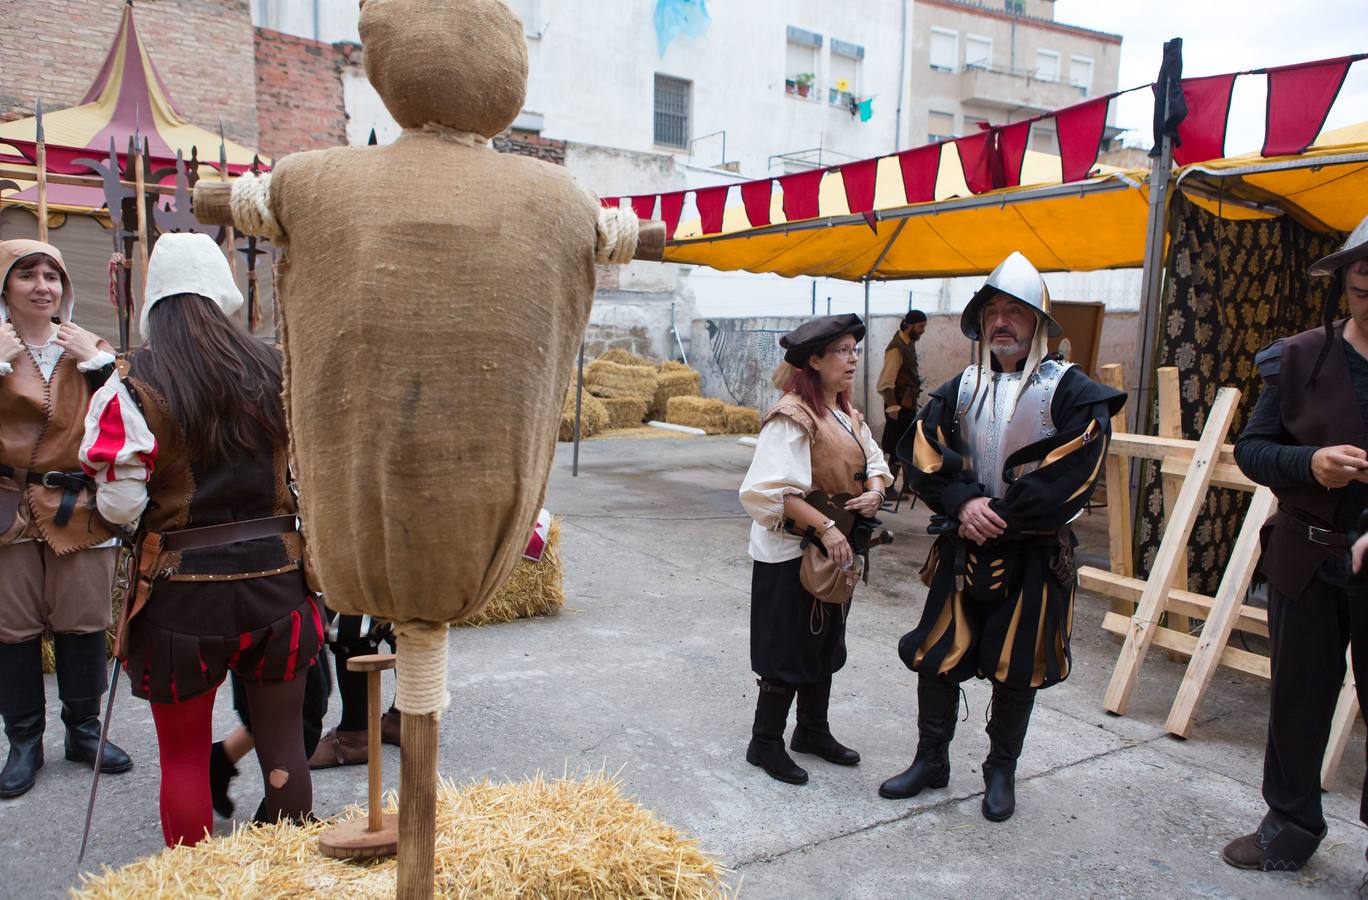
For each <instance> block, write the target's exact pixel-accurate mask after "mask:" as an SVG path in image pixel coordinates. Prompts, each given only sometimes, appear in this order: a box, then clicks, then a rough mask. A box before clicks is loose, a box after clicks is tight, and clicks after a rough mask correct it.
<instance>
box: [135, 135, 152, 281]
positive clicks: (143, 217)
mask: <svg viewBox="0 0 1368 900" xmlns="http://www.w3.org/2000/svg"><path fill="white" fill-rule="evenodd" d="M143 158H144V151H143V145H142V144H138V145H135V147H134V150H133V160H132V162H133V196H134V199H135V200H136V202H137V207H138V279H139V280H138V292H139V293H142V292H143V291H145V290H147V254H148V252H149V251H148V249H147V204H146V200H147V194H146V191H145V190H144V187H145V185H144V183H143Z"/></svg>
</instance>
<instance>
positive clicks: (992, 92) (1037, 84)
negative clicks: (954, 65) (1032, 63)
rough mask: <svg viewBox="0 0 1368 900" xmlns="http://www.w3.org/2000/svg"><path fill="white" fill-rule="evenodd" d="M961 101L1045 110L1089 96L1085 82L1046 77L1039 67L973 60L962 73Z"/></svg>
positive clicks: (1009, 107)
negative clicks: (1009, 66) (992, 63)
mask: <svg viewBox="0 0 1368 900" xmlns="http://www.w3.org/2000/svg"><path fill="white" fill-rule="evenodd" d="M959 82H960V100H961V101H962V102H964V103H972V104H974V105H976V106H993V107H1000V108H1002V109H1014V110H1036V111H1040V112H1044V111H1046V110H1050V109H1058V108H1059V107H1061V106H1071V105H1072V104H1074V103H1077V102H1079V101H1080V100H1083V99H1084V98H1086V97H1087V96H1088V89H1087V87H1086V86H1084V85H1080V84H1070V83H1069V82H1068V81H1067V80H1060V79H1054V78H1042V77H1040V74H1039V73H1038V72H1037V70H1035V69H1013V68H1008V67H1005V66H995V65H991V64H987V63H970V64H969V65H966V66H965V67H964V69H963V70H962V71H961V72H960V74H959Z"/></svg>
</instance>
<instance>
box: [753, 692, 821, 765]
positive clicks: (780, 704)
mask: <svg viewBox="0 0 1368 900" xmlns="http://www.w3.org/2000/svg"><path fill="white" fill-rule="evenodd" d="M756 683H757V684H759V685H760V698H759V699H758V700H757V701H756V703H755V725H754V726H753V727H752V728H751V740H750V745H749V746H748V747H746V762H748V763H750V764H751V765H753V766H759V767H760V768H762V769H764V770H765V772H766V773H768V774H769V776H770V777H771V778H776V779H778V780H779V781H786V782H788V783H789V784H806V783H807V780H808V774H807V772H805V771H804V770H803V769H801V768H800V767H799V766H798V764H797V763H795V762H794V761H793V758H792V757H791V756H789V755H788V752H787V751H786V750H785V749H784V725H785V724H787V722H788V711H789V706H791V705H792V704H793V695H794V693H795V692H794V689H793V686H792V685H787V684H782V683H780V682H777V681H766V680H765V679H763V678H761V679H758V680H757V682H756Z"/></svg>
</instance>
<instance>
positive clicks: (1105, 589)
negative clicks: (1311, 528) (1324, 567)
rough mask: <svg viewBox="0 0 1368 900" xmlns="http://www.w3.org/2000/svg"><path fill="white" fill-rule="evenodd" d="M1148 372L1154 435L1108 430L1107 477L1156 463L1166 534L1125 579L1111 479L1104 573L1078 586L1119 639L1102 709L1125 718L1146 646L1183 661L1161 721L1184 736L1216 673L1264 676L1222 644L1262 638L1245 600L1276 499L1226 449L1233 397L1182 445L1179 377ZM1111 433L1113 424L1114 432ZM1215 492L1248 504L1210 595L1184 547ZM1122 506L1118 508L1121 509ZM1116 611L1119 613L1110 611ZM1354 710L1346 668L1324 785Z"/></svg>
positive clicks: (1087, 575) (1260, 666) (1125, 508)
mask: <svg viewBox="0 0 1368 900" xmlns="http://www.w3.org/2000/svg"><path fill="white" fill-rule="evenodd" d="M1109 370H1110V371H1109ZM1156 374H1157V375H1158V378H1159V410H1160V417H1159V418H1160V427H1159V430H1160V432H1161V434H1160V435H1159V436H1157V437H1150V436H1147V435H1136V434H1128V433H1114V434H1113V438H1112V444H1111V448H1110V451H1109V456H1108V460H1107V473H1108V476H1111V475H1112V473H1113V472H1115V473H1116V474H1117V477H1118V479H1120V478H1123V477H1124V475H1123V473H1127V472H1128V470H1129V465H1130V459H1131V458H1141V459H1155V460H1159V461H1161V465H1160V474H1161V477H1162V479H1163V488H1164V515H1165V527H1164V537H1163V539H1162V541H1161V542H1160V548H1159V552H1158V554H1157V555H1156V557H1155V561H1154V565H1153V566H1152V567H1151V571H1150V578H1149V579H1148V580H1145V579H1140V578H1136V577H1134V576H1133V574H1132V572H1133V570H1132V567H1131V565H1132V560H1131V540H1130V535H1131V528H1130V518H1129V508H1130V507H1129V484H1128V482H1127V483H1126V484H1125V485H1124V487H1122V486H1120V485H1118V487H1117V488H1116V489H1115V493H1113V488H1112V484H1111V481H1112V479H1111V477H1109V478H1108V530H1109V536H1110V539H1111V552H1110V560H1111V571H1106V570H1103V569H1098V568H1095V567H1092V566H1083V567H1081V568H1080V569H1079V584H1080V586H1081V587H1083V588H1086V589H1088V590H1091V591H1095V592H1097V593H1099V594H1102V595H1104V596H1107V597H1110V598H1111V599H1112V611H1111V612H1109V613H1108V614H1107V615H1106V617H1105V618H1104V620H1103V628H1105V629H1106V630H1108V631H1110V632H1112V633H1114V634H1118V635H1121V636H1123V637H1124V638H1125V645H1124V646H1123V648H1122V651H1121V655H1120V658H1119V659H1118V660H1117V666H1116V670H1115V672H1114V673H1113V677H1112V681H1111V684H1110V686H1109V687H1108V691H1107V696H1106V700H1105V703H1106V707H1107V709H1108V711H1110V712H1113V713H1115V714H1117V715H1124V713H1125V708H1126V705H1127V703H1128V702H1129V700H1130V695H1131V692H1132V691H1133V690H1134V688H1135V685H1136V682H1137V680H1138V678H1139V668H1140V664H1141V662H1142V661H1143V658H1144V655H1145V651H1146V650H1147V649H1148V647H1149V645H1150V644H1154V645H1156V646H1158V647H1160V648H1162V649H1164V650H1166V651H1168V652H1169V654H1170V655H1172V656H1174V657H1175V658H1182V657H1186V658H1187V659H1188V664H1187V671H1186V672H1185V673H1184V675H1183V680H1182V683H1181V684H1180V685H1179V688H1178V693H1177V695H1176V697H1175V698H1174V701H1173V706H1172V708H1171V709H1170V711H1169V716H1168V719H1167V721H1166V723H1165V729H1166V730H1167V731H1168V732H1169V733H1170V734H1173V735H1175V736H1177V737H1182V738H1187V737H1189V736H1191V734H1192V728H1193V725H1194V724H1195V722H1196V718H1197V710H1198V708H1199V707H1200V705H1201V702H1202V699H1203V698H1204V696H1205V694H1206V691H1207V688H1209V687H1210V685H1211V681H1212V679H1213V677H1214V676H1215V673H1216V669H1217V667H1218V666H1226V667H1228V668H1233V669H1238V670H1239V671H1242V672H1246V673H1248V674H1251V675H1257V676H1259V677H1260V678H1264V679H1268V678H1270V677H1271V669H1270V664H1269V659H1268V657H1267V656H1264V655H1262V654H1259V653H1254V652H1251V651H1248V650H1243V649H1240V648H1238V647H1233V646H1230V637H1231V634H1232V632H1234V631H1236V630H1239V631H1244V632H1248V633H1251V634H1257V635H1260V636H1263V637H1267V636H1268V612H1267V610H1265V609H1262V608H1259V607H1255V606H1250V605H1248V604H1246V603H1245V602H1244V599H1245V595H1246V593H1247V592H1248V590H1249V584H1250V581H1251V580H1252V578H1253V576H1254V572H1255V570H1256V568H1257V566H1258V561H1259V552H1260V545H1259V530H1260V528H1262V526H1263V523H1264V522H1265V521H1266V520H1267V519H1268V517H1269V516H1270V515H1272V514H1273V512H1274V511H1275V510H1276V509H1277V500H1276V499H1275V498H1274V496H1273V493H1272V491H1270V490H1269V489H1268V488H1266V487H1263V486H1261V485H1257V484H1255V483H1254V482H1252V481H1250V480H1249V479H1248V478H1246V477H1245V476H1244V473H1242V472H1241V471H1240V470H1239V468H1238V467H1237V466H1236V465H1235V461H1234V455H1233V448H1232V447H1231V446H1230V445H1229V444H1226V443H1225V439H1226V436H1227V432H1228V431H1229V428H1230V421H1231V419H1232V418H1233V414H1234V409H1235V405H1236V403H1237V402H1238V399H1239V392H1238V391H1235V390H1234V389H1231V388H1222V389H1221V391H1220V392H1219V393H1218V394H1217V398H1216V403H1215V404H1213V407H1212V411H1211V413H1210V414H1209V415H1208V417H1207V426H1206V429H1204V431H1203V434H1202V440H1200V441H1191V440H1184V439H1183V438H1182V437H1181V436H1180V435H1181V424H1180V418H1179V411H1180V409H1181V403H1180V400H1179V396H1178V377H1177V376H1178V373H1177V370H1176V369H1173V368H1171V367H1166V368H1164V369H1160V370H1159V371H1158V373H1156ZM1103 379H1104V380H1105V381H1107V382H1108V383H1119V382H1120V381H1121V371H1120V366H1104V367H1103ZM1116 427H1117V426H1116V424H1115V423H1114V424H1113V429H1116ZM1213 486H1215V487H1222V488H1230V489H1235V490H1242V491H1250V492H1252V493H1253V497H1252V499H1251V501H1250V505H1249V509H1248V511H1247V512H1246V514H1245V520H1244V522H1243V523H1242V525H1241V528H1240V531H1239V534H1238V535H1237V537H1236V540H1235V544H1234V547H1233V549H1232V551H1231V556H1230V560H1229V562H1228V563H1227V565H1226V570H1225V572H1224V573H1223V575H1222V578H1221V582H1220V585H1219V586H1218V588H1217V591H1216V596H1214V597H1209V596H1206V595H1203V594H1197V593H1194V592H1192V591H1189V590H1187V578H1186V575H1187V571H1186V570H1187V559H1186V547H1187V541H1188V538H1189V537H1190V535H1191V532H1192V528H1193V526H1194V524H1195V523H1196V519H1197V515H1198V514H1199V513H1200V511H1201V508H1202V506H1203V504H1204V502H1205V500H1206V494H1207V492H1208V491H1209V489H1210V488H1211V487H1213ZM1114 499H1115V500H1116V501H1117V502H1116V503H1115V504H1114V502H1113V501H1114ZM1122 500H1124V501H1125V505H1120V501H1122ZM1118 606H1119V607H1124V610H1125V611H1118ZM1129 610H1133V612H1128V611H1129ZM1165 614H1166V615H1167V619H1166V621H1165V623H1164V624H1163V625H1160V624H1159V621H1160V616H1161V615H1165ZM1193 619H1196V620H1198V621H1200V622H1201V625H1200V629H1199V630H1197V629H1193V628H1192V622H1191V620H1193ZM1194 630H1196V631H1197V633H1196V634H1195V635H1194V634H1193V633H1192V632H1193V631H1194ZM1358 713H1359V709H1358V702H1357V695H1356V694H1355V692H1354V675H1353V669H1352V666H1351V667H1350V668H1349V671H1348V672H1347V673H1346V677H1345V681H1344V685H1343V686H1342V688H1341V690H1340V696H1339V701H1338V703H1337V705H1336V708H1335V715H1334V719H1333V723H1332V729H1331V735H1330V742H1329V745H1328V746H1327V748H1326V754H1325V758H1324V760H1323V763H1322V768H1321V782H1322V784H1323V785H1324V784H1328V783H1329V782H1330V781H1331V780H1332V779H1333V777H1334V773H1335V770H1336V768H1337V767H1338V765H1339V762H1340V759H1341V758H1342V757H1343V755H1344V750H1345V747H1346V746H1347V744H1348V742H1349V738H1350V736H1351V734H1352V731H1353V723H1354V720H1355V718H1357V716H1358Z"/></svg>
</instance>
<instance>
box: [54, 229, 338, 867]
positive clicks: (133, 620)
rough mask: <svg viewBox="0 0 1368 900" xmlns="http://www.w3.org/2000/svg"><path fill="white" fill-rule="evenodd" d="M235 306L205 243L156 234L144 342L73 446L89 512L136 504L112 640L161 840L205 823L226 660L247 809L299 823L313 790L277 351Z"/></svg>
mask: <svg viewBox="0 0 1368 900" xmlns="http://www.w3.org/2000/svg"><path fill="white" fill-rule="evenodd" d="M241 304H242V295H241V294H240V293H239V292H238V289H237V286H236V285H235V284H234V283H233V280H232V275H231V273H230V272H229V270H228V264H227V261H226V260H225V258H224V256H223V254H222V252H221V251H220V250H219V248H218V246H217V245H216V244H215V243H214V242H213V240H211V239H210V238H208V237H207V236H205V235H197V234H168V235H163V236H162V237H161V238H160V239H159V240H158V242H157V245H156V247H155V249H154V251H153V253H152V259H151V262H150V263H149V266H148V273H147V293H146V302H145V304H144V307H143V314H142V333H143V337H144V338H145V340H146V343H145V344H144V345H143V346H142V347H141V348H140V349H139V350H137V351H136V352H135V353H133V355H132V357H131V359H130V370H129V374H128V376H127V377H126V378H123V379H119V378H117V377H114V378H111V379H110V380H109V382H108V383H107V384H106V385H105V386H104V387H103V388H101V389H100V391H99V392H98V393H97V394H96V396H95V398H94V400H93V401H92V403H91V409H90V413H89V414H88V416H87V418H86V437H85V441H84V443H83V444H82V447H81V453H82V460H83V462H84V463H85V465H86V467H87V470H88V471H89V472H90V473H91V475H92V476H94V478H95V480H96V482H97V483H98V485H99V489H98V494H97V502H98V504H99V508H100V511H101V513H102V514H103V515H104V517H105V518H106V519H109V520H110V521H113V522H125V523H131V522H135V521H137V520H138V519H139V517H141V528H140V531H139V542H138V561H137V575H136V589H135V591H134V595H133V597H132V599H131V601H130V603H129V604H128V609H127V611H126V612H125V617H124V620H123V622H122V623H121V627H120V631H119V653H120V657H121V658H122V659H123V661H124V667H125V668H126V669H127V670H128V673H129V680H130V681H131V683H132V689H133V692H134V693H135V694H137V695H138V696H140V697H143V698H144V699H147V700H149V701H150V702H151V704H152V716H153V721H154V722H155V724H156V730H157V743H158V749H159V753H160V756H161V768H162V782H161V818H162V831H163V835H164V837H165V839H166V844H167V846H174V845H175V844H177V843H185V844H194V843H197V842H198V841H199V840H200V839H202V838H203V837H204V835H205V833H206V832H207V831H208V829H209V828H210V825H211V823H212V812H211V801H210V790H209V756H210V746H211V742H212V733H211V718H212V713H213V707H214V694H215V692H216V690H217V689H218V686H219V685H220V684H221V683H222V682H223V679H224V677H225V675H226V674H227V673H228V671H229V670H232V671H234V672H235V673H236V674H237V675H238V677H239V678H240V679H241V681H242V682H243V685H244V687H245V689H246V693H247V700H248V705H249V707H250V710H251V721H252V736H253V738H254V739H255V742H256V753H257V759H258V762H259V763H260V765H261V773H262V776H263V780H264V782H265V786H266V801H265V804H264V806H263V812H264V814H265V818H266V819H267V820H268V821H275V820H276V819H278V818H280V817H288V818H292V819H296V820H298V819H302V818H304V817H305V816H307V815H308V814H309V812H310V809H311V806H312V803H313V795H312V785H311V783H310V780H309V769H308V763H307V759H306V756H305V753H304V738H303V730H302V728H303V726H302V707H303V701H304V689H305V682H306V679H305V678H304V677H303V676H304V674H305V671H306V670H307V669H308V667H309V666H311V665H313V663H314V658H315V656H316V655H317V653H318V649H319V647H320V645H321V643H322V639H323V626H322V621H321V619H320V615H319V606H318V604H317V603H316V602H315V598H314V597H313V595H312V594H311V593H310V592H309V589H308V587H307V585H306V584H305V581H304V573H303V568H302V567H303V558H304V553H303V550H304V548H303V540H302V537H301V535H300V534H299V533H298V532H297V530H296V527H295V518H294V516H295V511H296V507H295V500H294V497H293V495H292V493H291V491H290V485H289V481H288V476H287V464H286V428H285V413H284V408H283V401H282V399H281V359H280V355H279V353H278V351H276V350H275V349H274V348H273V347H270V346H268V345H267V344H264V343H262V342H261V341H258V340H256V339H255V338H253V337H252V336H251V335H249V334H247V332H246V331H244V330H243V329H242V327H241V326H240V325H238V324H237V323H236V322H234V321H232V320H231V319H229V315H231V314H232V313H233V312H234V311H236V310H237V308H238V307H239V306H241Z"/></svg>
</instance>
